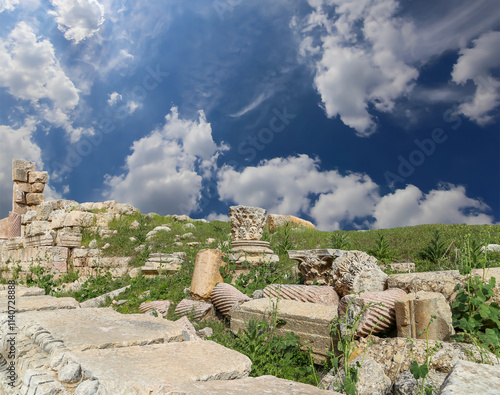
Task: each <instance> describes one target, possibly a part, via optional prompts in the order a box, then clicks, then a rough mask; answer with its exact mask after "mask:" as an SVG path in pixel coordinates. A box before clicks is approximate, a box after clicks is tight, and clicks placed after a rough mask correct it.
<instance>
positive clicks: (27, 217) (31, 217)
mask: <svg viewBox="0 0 500 395" xmlns="http://www.w3.org/2000/svg"><path fill="white" fill-rule="evenodd" d="M37 214H38V212H37V211H36V210H29V211H28V212H27V213H26V214H23V215H21V225H29V224H30V223H31V222H33V221H35V220H36V219H37V218H36V217H37ZM39 221H46V220H44V219H39Z"/></svg>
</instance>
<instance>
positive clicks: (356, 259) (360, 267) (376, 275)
mask: <svg viewBox="0 0 500 395" xmlns="http://www.w3.org/2000/svg"><path fill="white" fill-rule="evenodd" d="M332 274H333V281H334V283H335V289H336V290H337V292H338V293H339V295H342V296H345V295H348V294H351V293H359V292H370V291H383V290H384V289H385V288H386V286H385V283H386V281H387V274H385V273H384V272H383V271H382V270H380V268H379V267H378V266H377V259H376V258H375V257H373V256H371V255H368V254H367V253H365V252H362V251H347V252H345V253H344V254H342V255H341V256H340V257H338V258H337V259H335V261H334V263H333V267H332Z"/></svg>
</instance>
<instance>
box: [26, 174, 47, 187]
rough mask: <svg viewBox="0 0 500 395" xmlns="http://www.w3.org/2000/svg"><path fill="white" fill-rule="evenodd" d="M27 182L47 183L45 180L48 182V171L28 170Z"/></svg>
mask: <svg viewBox="0 0 500 395" xmlns="http://www.w3.org/2000/svg"><path fill="white" fill-rule="evenodd" d="M28 182H29V183H30V184H34V183H42V184H47V182H49V173H48V172H46V171H30V172H29V174H28Z"/></svg>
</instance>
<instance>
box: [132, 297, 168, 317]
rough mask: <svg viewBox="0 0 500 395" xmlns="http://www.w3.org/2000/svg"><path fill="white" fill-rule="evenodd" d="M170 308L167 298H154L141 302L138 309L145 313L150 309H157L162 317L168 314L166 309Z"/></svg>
mask: <svg viewBox="0 0 500 395" xmlns="http://www.w3.org/2000/svg"><path fill="white" fill-rule="evenodd" d="M169 308H170V301H168V300H155V301H153V302H143V303H141V305H140V306H139V311H140V312H141V313H147V312H148V311H150V310H155V311H157V312H158V313H159V314H160V315H161V316H162V317H165V316H166V315H167V314H168V309H169Z"/></svg>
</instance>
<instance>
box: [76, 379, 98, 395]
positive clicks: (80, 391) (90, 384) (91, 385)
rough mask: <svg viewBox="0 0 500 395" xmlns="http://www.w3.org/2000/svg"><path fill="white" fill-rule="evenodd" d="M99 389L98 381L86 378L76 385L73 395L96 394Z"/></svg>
mask: <svg viewBox="0 0 500 395" xmlns="http://www.w3.org/2000/svg"><path fill="white" fill-rule="evenodd" d="M98 389H99V381H97V380H87V381H84V382H82V383H80V384H79V385H78V387H76V390H75V394H74V395H96V394H97V390H98Z"/></svg>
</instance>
